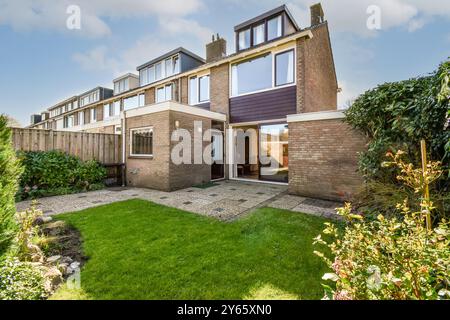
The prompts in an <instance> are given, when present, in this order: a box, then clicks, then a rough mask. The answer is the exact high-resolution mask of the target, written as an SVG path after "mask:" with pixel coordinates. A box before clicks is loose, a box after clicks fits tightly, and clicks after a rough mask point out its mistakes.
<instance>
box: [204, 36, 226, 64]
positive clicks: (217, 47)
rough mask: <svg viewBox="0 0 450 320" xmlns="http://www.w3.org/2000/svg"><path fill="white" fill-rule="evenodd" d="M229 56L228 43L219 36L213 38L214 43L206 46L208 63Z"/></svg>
mask: <svg viewBox="0 0 450 320" xmlns="http://www.w3.org/2000/svg"><path fill="white" fill-rule="evenodd" d="M226 55H227V41H226V40H225V39H223V38H221V37H220V36H219V34H217V37H216V38H215V37H214V35H213V36H212V42H211V43H208V44H207V45H206V63H208V62H213V61H217V60H220V59H222V58H224V57H225V56H226Z"/></svg>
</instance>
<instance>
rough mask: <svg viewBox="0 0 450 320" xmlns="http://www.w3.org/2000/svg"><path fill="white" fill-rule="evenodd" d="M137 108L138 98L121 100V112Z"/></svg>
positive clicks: (132, 97)
mask: <svg viewBox="0 0 450 320" xmlns="http://www.w3.org/2000/svg"><path fill="white" fill-rule="evenodd" d="M137 107H138V96H131V97H128V98H125V99H123V110H130V109H134V108H137Z"/></svg>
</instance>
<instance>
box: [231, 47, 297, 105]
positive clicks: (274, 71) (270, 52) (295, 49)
mask: <svg viewBox="0 0 450 320" xmlns="http://www.w3.org/2000/svg"><path fill="white" fill-rule="evenodd" d="M287 51H293V52H294V70H293V71H294V82H292V83H288V84H284V85H279V86H276V70H275V68H276V64H275V57H276V56H277V55H278V54H282V53H285V52H287ZM266 54H271V55H272V86H271V87H270V88H267V89H261V90H256V91H252V92H247V93H241V94H236V95H233V66H234V65H236V64H240V63H243V62H245V61H247V60H251V59H255V58H258V57H262V56H264V55H266ZM296 61H297V48H296V46H295V45H292V46H289V47H286V48H282V49H277V48H274V49H271V50H268V51H265V52H262V53H258V54H255V55H253V56H251V57H245V58H242V59H239V60H237V61H234V62H231V63H230V64H229V70H228V72H229V75H230V78H229V84H228V87H229V97H230V99H231V98H237V97H243V96H246V95H251V94H256V93H261V92H267V91H271V90H277V89H281V88H286V87H291V86H295V85H297V62H296Z"/></svg>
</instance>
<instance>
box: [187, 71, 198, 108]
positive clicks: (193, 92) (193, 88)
mask: <svg viewBox="0 0 450 320" xmlns="http://www.w3.org/2000/svg"><path fill="white" fill-rule="evenodd" d="M197 92H198V88H197V77H192V78H190V79H189V104H190V105H191V106H193V105H196V104H197V103H198V99H197Z"/></svg>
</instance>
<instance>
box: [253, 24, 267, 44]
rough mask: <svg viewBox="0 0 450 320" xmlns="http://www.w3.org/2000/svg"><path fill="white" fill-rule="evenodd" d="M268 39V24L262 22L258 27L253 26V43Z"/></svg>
mask: <svg viewBox="0 0 450 320" xmlns="http://www.w3.org/2000/svg"><path fill="white" fill-rule="evenodd" d="M265 39H266V24H265V23H261V24H260V25H257V26H256V27H253V45H255V46H256V45H258V44H261V43H263V42H264V41H265Z"/></svg>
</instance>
